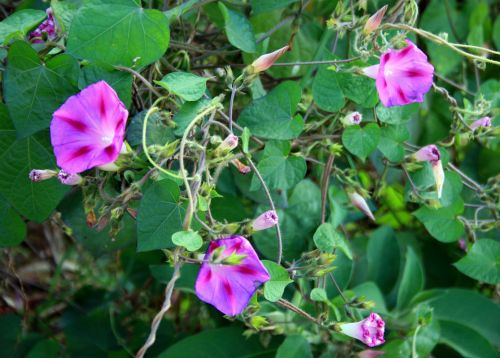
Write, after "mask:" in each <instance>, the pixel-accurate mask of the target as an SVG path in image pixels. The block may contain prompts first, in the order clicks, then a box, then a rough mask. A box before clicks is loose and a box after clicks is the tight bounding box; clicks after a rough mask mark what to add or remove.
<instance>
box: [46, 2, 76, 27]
mask: <svg viewBox="0 0 500 358" xmlns="http://www.w3.org/2000/svg"><path fill="white" fill-rule="evenodd" d="M82 4H83V0H51V2H50V7H51V8H52V10H53V11H54V17H55V18H56V20H57V24H58V26H59V28H60V29H61V32H63V33H67V32H68V31H69V29H70V27H71V23H72V22H73V18H74V17H75V15H76V13H77V12H78V9H80V7H81V6H82Z"/></svg>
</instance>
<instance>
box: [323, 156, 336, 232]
mask: <svg viewBox="0 0 500 358" xmlns="http://www.w3.org/2000/svg"><path fill="white" fill-rule="evenodd" d="M334 159H335V157H334V156H333V154H330V156H329V157H328V159H327V161H326V166H325V169H324V170H323V178H322V180H321V223H322V224H324V223H325V221H326V197H327V194H328V185H329V184H330V172H331V171H332V166H333V160H334Z"/></svg>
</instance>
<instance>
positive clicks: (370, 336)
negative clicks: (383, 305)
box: [339, 313, 385, 347]
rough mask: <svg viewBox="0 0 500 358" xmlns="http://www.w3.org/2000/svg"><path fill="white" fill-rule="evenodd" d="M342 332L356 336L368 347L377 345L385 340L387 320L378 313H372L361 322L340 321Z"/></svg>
mask: <svg viewBox="0 0 500 358" xmlns="http://www.w3.org/2000/svg"><path fill="white" fill-rule="evenodd" d="M339 326H340V332H341V333H343V334H345V335H346V336H349V337H352V338H355V339H358V340H360V341H361V342H363V343H364V344H366V345H367V346H368V347H375V346H378V345H381V344H383V343H384V342H385V339H384V333H385V322H384V320H383V319H382V317H380V316H379V315H378V314H376V313H370V315H369V316H368V317H366V318H365V319H364V320H362V321H359V322H353V323H340V324H339Z"/></svg>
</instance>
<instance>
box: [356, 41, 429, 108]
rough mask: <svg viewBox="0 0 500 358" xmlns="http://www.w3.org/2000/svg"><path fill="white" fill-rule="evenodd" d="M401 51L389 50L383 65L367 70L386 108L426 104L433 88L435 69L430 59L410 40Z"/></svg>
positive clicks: (381, 60)
mask: <svg viewBox="0 0 500 358" xmlns="http://www.w3.org/2000/svg"><path fill="white" fill-rule="evenodd" d="M406 42H407V43H408V46H406V47H405V48H403V49H401V50H389V51H387V52H386V53H384V54H383V55H382V57H381V58H380V64H379V65H374V66H370V67H366V68H364V69H363V72H364V74H365V75H367V76H369V77H372V78H374V79H376V85H377V91H378V95H379V97H380V100H381V101H382V103H383V105H384V106H386V107H392V106H403V105H405V104H409V103H413V102H423V101H424V94H426V93H427V92H428V91H429V89H430V88H431V86H432V77H433V75H434V67H433V66H432V65H431V64H430V63H429V62H428V61H427V56H426V55H425V53H423V52H422V51H421V50H420V49H418V48H417V46H415V45H414V44H413V43H412V42H411V41H410V40H406Z"/></svg>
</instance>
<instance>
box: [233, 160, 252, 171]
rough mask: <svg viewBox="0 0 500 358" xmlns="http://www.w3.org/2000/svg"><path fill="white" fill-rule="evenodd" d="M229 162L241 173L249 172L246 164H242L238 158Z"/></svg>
mask: <svg viewBox="0 0 500 358" xmlns="http://www.w3.org/2000/svg"><path fill="white" fill-rule="evenodd" d="M231 163H232V164H233V165H234V166H235V167H236V168H237V169H238V171H239V172H240V173H241V174H248V173H250V172H251V169H250V167H249V166H248V165H245V164H243V163H242V162H240V161H239V160H238V159H234V160H232V161H231Z"/></svg>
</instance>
